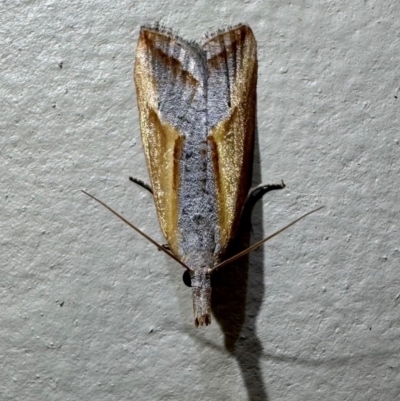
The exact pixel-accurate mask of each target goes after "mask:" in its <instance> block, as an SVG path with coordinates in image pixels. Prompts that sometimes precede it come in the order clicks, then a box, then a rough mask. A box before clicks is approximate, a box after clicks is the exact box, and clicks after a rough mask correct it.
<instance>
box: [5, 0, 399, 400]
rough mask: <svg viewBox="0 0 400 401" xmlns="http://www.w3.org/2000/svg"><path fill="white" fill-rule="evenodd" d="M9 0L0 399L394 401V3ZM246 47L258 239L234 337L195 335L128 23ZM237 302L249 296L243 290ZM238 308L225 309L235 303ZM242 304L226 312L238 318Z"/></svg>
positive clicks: (215, 327) (207, 331)
mask: <svg viewBox="0 0 400 401" xmlns="http://www.w3.org/2000/svg"><path fill="white" fill-rule="evenodd" d="M215 4H216V2H214V1H213V2H211V1H201V0H200V1H186V2H179V1H171V2H167V1H154V2H148V1H138V2H133V1H126V0H116V1H113V2H108V1H104V0H102V1H100V0H99V1H87V2H82V1H68V2H67V1H50V0H49V1H19V0H13V1H2V2H1V4H0V22H1V23H0V40H1V43H2V45H1V49H2V50H1V59H0V77H1V81H0V82H1V85H0V102H1V104H0V110H1V112H0V130H1V136H0V141H1V159H2V163H1V165H2V174H1V186H0V190H1V200H2V207H1V231H0V239H1V267H0V268H1V271H0V299H1V308H0V356H1V358H0V371H1V381H0V399H1V400H2V401H9V400H19V401H24V400H32V401H42V400H63V401H69V400H85V401H92V400H93V401H103V400H104V401H105V400H116V401H127V400H141V401H148V400H149V401H150V400H151V401H154V400H174V401H181V400H182V401H186V400H190V399H196V400H205V401H214V400H215V401H225V400H248V399H249V400H251V401H259V400H261V401H265V400H268V401H278V400H279V401H281V400H282V401H283V400H285V401H287V400H296V401H302V400H304V401H305V400H307V401H309V400H338V401H343V400H352V401H358V400H385V401H386V400H387V401H392V400H396V399H397V398H398V397H399V393H400V362H399V348H400V279H399V274H398V271H399V261H400V236H399V216H400V197H399V185H398V180H399V173H400V158H399V155H400V143H399V141H400V134H399V126H400V121H399V115H400V114H399V108H400V98H398V97H399V96H400V93H399V92H400V90H399V87H400V84H399V65H400V51H399V48H400V37H399V32H400V22H399V21H400V3H399V2H398V1H385V2H381V1H377V0H376V1H372V0H364V1H352V2H349V1H336V2H333V1H291V2H289V1H282V0H280V1H237V0H236V1H232V0H230V1H220V2H218V5H215ZM155 20H160V21H161V22H162V23H163V24H165V25H167V26H170V27H174V28H176V29H177V30H178V31H179V32H180V34H181V35H182V36H184V37H186V38H189V39H196V38H200V37H201V35H202V34H203V33H204V32H207V31H213V30H216V29H218V28H220V27H223V26H226V25H234V24H236V23H239V22H246V23H248V24H249V25H250V26H251V28H252V29H253V31H254V34H255V36H256V39H257V42H258V59H259V69H258V70H259V78H258V105H257V110H258V117H257V119H258V123H257V127H258V129H257V143H256V152H255V167H254V182H255V183H258V182H261V181H262V182H266V183H271V182H272V183H273V182H278V183H279V182H280V180H281V179H283V180H284V181H285V183H286V185H287V188H286V189H285V190H283V191H277V192H276V193H270V194H267V195H266V196H265V197H264V199H263V200H262V201H260V202H259V203H258V205H257V207H256V208H255V210H254V213H253V234H252V235H253V241H254V240H256V239H260V238H262V237H264V236H266V235H268V234H270V233H272V232H273V231H274V230H276V229H278V228H280V227H281V226H283V225H285V224H286V223H288V222H290V221H291V220H292V219H294V218H296V217H298V216H299V215H300V214H302V213H304V212H307V211H309V210H311V209H313V208H315V207H318V206H320V205H325V206H326V208H325V209H323V210H322V211H321V212H319V213H317V214H315V215H312V216H310V217H309V218H307V219H306V220H304V221H302V222H300V223H299V224H297V225H296V226H294V227H292V228H291V229H290V231H287V232H285V233H283V234H281V235H280V236H278V237H276V238H274V239H273V240H272V241H271V242H270V243H267V244H266V245H265V246H264V247H263V249H261V250H259V251H256V252H254V254H253V255H251V257H250V259H249V266H248V292H247V304H246V308H245V321H244V324H243V326H242V327H241V331H240V335H238V336H237V338H236V340H235V341H234V344H232V342H231V343H229V346H227V342H226V341H225V340H224V338H225V336H227V335H228V336H229V327H228V329H227V328H226V327H224V330H222V328H221V327H222V326H220V325H219V324H218V322H217V321H216V320H215V319H214V321H213V323H212V325H211V326H209V327H207V328H204V329H195V328H194V327H193V323H192V310H191V308H192V305H191V293H190V289H189V288H187V287H185V286H184V284H183V283H182V279H181V275H182V269H181V267H179V266H178V265H177V264H176V263H175V262H174V261H172V260H169V259H168V258H167V256H165V255H163V254H162V253H160V252H158V251H157V250H156V249H155V248H154V246H152V245H151V244H150V243H146V241H145V240H144V239H142V238H140V237H138V235H137V234H136V233H135V232H133V231H132V230H130V229H129V228H128V227H126V226H124V225H123V223H122V222H121V221H119V220H117V219H116V218H115V217H114V216H112V215H111V214H110V213H109V212H107V211H106V210H105V209H103V208H101V207H100V205H97V204H95V203H94V202H93V201H92V200H90V199H89V198H88V197H85V195H83V194H82V192H81V191H80V189H81V188H82V189H85V190H87V191H89V192H91V193H93V194H94V195H96V196H98V197H100V198H101V199H102V200H104V201H106V202H107V203H108V204H110V205H111V206H113V207H114V208H115V209H116V210H117V211H119V212H121V213H122V214H123V215H124V216H125V217H127V218H129V219H130V220H131V221H132V222H134V223H135V224H137V225H138V226H139V227H140V228H141V229H143V230H144V231H145V232H146V233H148V234H150V235H152V236H153V237H154V238H155V239H157V240H158V241H160V242H163V239H162V236H161V233H160V230H159V227H158V222H157V217H156V213H155V210H154V204H153V203H152V199H151V197H150V196H149V194H148V193H146V192H145V191H143V190H141V189H140V188H138V187H136V186H134V185H133V184H131V183H130V182H129V181H128V176H129V175H135V176H137V177H140V178H143V179H145V180H147V170H146V166H145V161H144V155H143V153H142V148H141V143H140V135H139V127H138V111H137V106H136V98H135V90H134V86H133V80H132V74H133V60H134V55H135V47H136V41H137V38H138V32H139V26H140V25H141V24H144V23H151V22H154V21H155ZM242 295H243V294H242ZM227 313H230V312H227ZM232 313H233V314H234V311H233V312H232Z"/></svg>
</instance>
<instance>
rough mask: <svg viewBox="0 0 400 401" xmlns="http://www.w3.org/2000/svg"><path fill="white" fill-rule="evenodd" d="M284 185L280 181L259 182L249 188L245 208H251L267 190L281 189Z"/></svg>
mask: <svg viewBox="0 0 400 401" xmlns="http://www.w3.org/2000/svg"><path fill="white" fill-rule="evenodd" d="M285 187H286V185H285V183H284V182H283V181H282V182H281V183H280V184H261V185H258V186H257V187H255V188H251V189H250V191H249V193H248V195H247V199H246V202H245V206H244V208H245V209H248V210H252V209H253V207H254V205H255V204H256V203H257V202H258V201H259V200H260V199H261V198H262V197H263V196H264V195H265V194H266V193H267V192H269V191H275V190H277V189H283V188H285Z"/></svg>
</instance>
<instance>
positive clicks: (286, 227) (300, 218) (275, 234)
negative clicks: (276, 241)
mask: <svg viewBox="0 0 400 401" xmlns="http://www.w3.org/2000/svg"><path fill="white" fill-rule="evenodd" d="M324 207H325V206H321V207H319V208H317V209H314V210H312V211H311V212H308V213H306V214H303V216H300V217H299V218H298V219H296V220H294V221H292V222H291V223H289V224H288V225H287V226H285V227H282V228H281V229H280V230H278V231H275V232H274V233H273V234H271V235H270V236H269V237H267V238H264V239H263V240H261V241H258V242H256V243H255V244H254V245H252V246H250V247H249V248H247V249H245V250H244V251H242V252H239V253H238V254H236V255H234V256H232V257H231V258H229V259H226V260H224V261H223V262H221V263H220V264H218V265H216V266H214V267H213V268H212V269H211V270H210V273H211V272H213V271H214V270H216V269H219V268H220V267H222V266H226V265H227V264H229V263H231V262H233V261H234V260H236V259H239V258H241V257H242V256H244V255H247V254H248V253H250V252H251V251H254V250H255V249H257V248H259V247H260V246H261V245H262V244H263V243H264V242H267V241H269V240H270V239H271V238H274V237H276V236H277V235H278V234H280V233H281V232H282V231H285V230H287V229H288V228H289V227H291V226H293V225H294V224H296V223H297V222H299V221H300V220H303V219H304V218H305V217H307V216H309V215H310V214H312V213H315V212H318V210H321V209H322V208H324Z"/></svg>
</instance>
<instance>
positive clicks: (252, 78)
mask: <svg viewBox="0 0 400 401" xmlns="http://www.w3.org/2000/svg"><path fill="white" fill-rule="evenodd" d="M134 80H135V83H136V90H137V100H138V108H139V117H140V130H141V136H142V142H143V148H144V153H145V157H146V162H147V167H148V171H149V176H150V180H151V187H149V186H147V185H145V184H144V183H143V182H142V181H140V180H136V179H133V181H135V182H136V183H138V184H140V185H142V186H143V187H145V188H147V189H149V190H150V191H151V192H152V194H153V197H154V202H155V205H156V209H157V215H158V220H159V223H160V226H161V230H162V232H163V234H164V236H165V238H166V240H167V243H168V247H163V246H161V245H159V244H158V243H157V242H156V241H154V240H153V239H151V238H150V237H149V236H147V235H146V234H144V233H143V232H142V231H141V230H139V229H138V228H137V227H135V226H134V225H133V224H131V223H129V222H128V221H127V220H126V219H125V218H123V217H122V216H121V215H119V214H118V213H117V212H115V211H114V210H112V209H111V208H110V207H109V206H107V205H106V204H104V203H103V202H102V201H100V200H98V199H97V198H95V197H94V196H92V195H90V194H87V193H86V192H85V193H86V194H87V195H89V196H90V197H92V198H93V199H95V200H96V201H98V202H99V203H101V204H102V205H103V206H105V207H106V208H108V209H109V210H110V211H111V212H112V213H114V214H115V215H117V216H118V217H119V218H120V219H122V220H123V221H124V222H125V223H126V224H128V225H129V226H130V227H132V228H133V229H134V230H136V231H137V232H139V233H140V234H141V235H143V236H145V237H146V238H147V239H148V240H149V241H151V242H152V243H153V244H154V245H156V246H157V247H158V249H160V250H162V251H163V252H165V253H166V254H168V255H169V256H170V257H172V258H173V259H175V260H176V261H177V262H178V263H180V264H181V265H182V266H183V267H184V268H185V269H186V271H187V272H188V273H189V275H190V283H191V287H192V296H193V313H194V323H195V326H196V327H197V326H203V325H208V324H210V323H211V291H212V288H211V274H212V272H213V271H215V270H216V269H217V268H220V267H222V266H224V265H227V264H229V263H230V262H231V261H233V260H235V259H237V258H239V257H241V256H243V255H244V254H247V253H249V252H251V251H252V250H254V249H256V248H258V247H259V246H260V245H261V244H262V243H264V242H265V241H267V240H268V239H270V238H272V237H273V236H275V235H277V234H278V233H280V232H282V231H283V230H285V229H287V228H288V227H289V226H291V225H293V224H294V223H296V222H297V221H298V220H300V219H302V218H304V217H305V216H306V215H308V214H310V213H313V212H315V211H316V210H314V211H312V212H310V213H307V214H306V215H304V216H302V217H300V218H299V219H297V220H295V221H294V222H292V223H290V224H289V225H287V226H285V227H284V228H282V229H281V230H279V231H278V232H276V233H274V234H273V235H272V236H270V237H268V238H265V239H264V240H262V241H259V242H258V243H256V244H254V245H253V246H251V247H250V248H248V249H247V250H245V251H243V252H241V253H239V254H237V255H235V256H233V257H232V258H230V259H227V260H224V256H225V253H226V250H227V247H228V245H229V243H230V241H231V240H232V239H233V238H234V237H235V235H236V233H237V230H238V226H239V223H240V219H241V215H242V212H243V209H244V207H245V203H246V200H247V199H248V196H249V190H250V184H251V171H252V162H253V147H254V129H255V112H256V85H257V45H256V40H255V38H254V35H253V32H252V30H251V29H250V27H249V26H247V25H238V26H236V27H233V28H228V29H227V30H222V31H218V32H217V33H216V34H213V35H209V36H207V37H206V38H205V39H204V40H203V42H202V43H197V42H189V41H186V40H184V39H182V38H180V37H179V36H177V35H175V34H173V33H172V32H171V31H169V30H167V29H165V28H162V27H160V26H159V25H155V26H145V27H142V28H141V31H140V36H139V41H138V44H137V50H136V60H135V69H134ZM283 187H284V184H283V182H282V184H278V185H270V186H263V190H264V191H265V192H266V191H268V190H272V189H281V188H283ZM318 210H319V209H318Z"/></svg>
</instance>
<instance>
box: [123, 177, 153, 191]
mask: <svg viewBox="0 0 400 401" xmlns="http://www.w3.org/2000/svg"><path fill="white" fill-rule="evenodd" d="M129 181H132V182H134V183H135V184H137V185H139V186H140V187H142V188H144V189H146V190H147V191H149V192H150V193H151V194H152V195H153V190H152V188H151V186H150V185H149V184H146V183H145V182H144V181H142V180H139V178H133V177H129Z"/></svg>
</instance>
